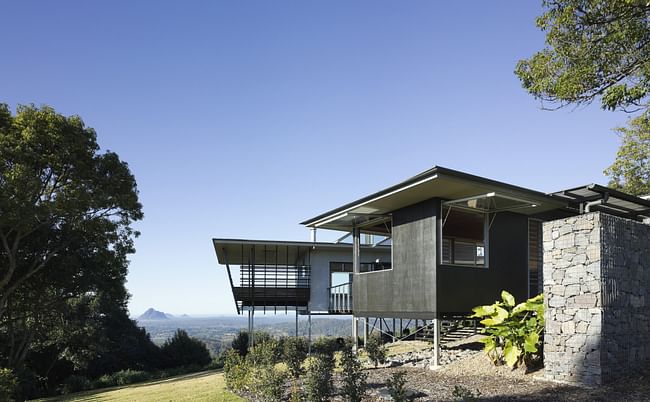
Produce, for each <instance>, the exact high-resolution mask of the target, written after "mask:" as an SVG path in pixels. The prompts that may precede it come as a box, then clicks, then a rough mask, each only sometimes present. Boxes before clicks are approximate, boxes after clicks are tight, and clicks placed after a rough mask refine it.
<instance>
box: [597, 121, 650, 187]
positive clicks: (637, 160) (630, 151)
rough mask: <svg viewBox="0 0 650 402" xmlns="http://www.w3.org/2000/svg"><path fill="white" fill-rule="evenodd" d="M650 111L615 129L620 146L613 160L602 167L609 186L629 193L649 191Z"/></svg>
mask: <svg viewBox="0 0 650 402" xmlns="http://www.w3.org/2000/svg"><path fill="white" fill-rule="evenodd" d="M649 113H650V112H646V113H643V114H642V115H641V116H638V117H636V118H634V119H631V120H630V122H629V127H627V128H626V127H619V128H617V129H616V130H617V131H618V133H619V134H620V136H621V146H620V147H619V149H618V152H617V154H616V160H615V161H614V163H613V164H612V165H611V166H610V167H609V168H607V169H606V170H605V174H607V175H608V176H609V177H610V178H611V181H610V183H609V185H610V186H611V187H614V188H617V189H620V190H623V191H625V192H626V193H629V194H633V195H647V194H650V114H649Z"/></svg>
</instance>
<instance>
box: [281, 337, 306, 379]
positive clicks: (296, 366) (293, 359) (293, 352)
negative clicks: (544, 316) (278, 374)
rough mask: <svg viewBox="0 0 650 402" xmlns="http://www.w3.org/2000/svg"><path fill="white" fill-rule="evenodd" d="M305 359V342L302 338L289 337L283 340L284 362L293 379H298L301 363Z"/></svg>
mask: <svg viewBox="0 0 650 402" xmlns="http://www.w3.org/2000/svg"><path fill="white" fill-rule="evenodd" d="M306 357H307V341H306V340H305V339H303V338H298V337H291V338H286V339H285V340H284V362H285V363H286V364H287V367H289V372H290V373H291V375H292V376H293V377H294V378H298V377H300V374H301V373H302V363H303V361H304V360H305V358H306Z"/></svg>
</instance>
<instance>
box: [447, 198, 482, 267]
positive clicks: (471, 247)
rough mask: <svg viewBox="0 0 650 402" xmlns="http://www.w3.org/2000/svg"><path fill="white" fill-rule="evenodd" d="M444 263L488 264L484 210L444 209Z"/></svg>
mask: <svg viewBox="0 0 650 402" xmlns="http://www.w3.org/2000/svg"><path fill="white" fill-rule="evenodd" d="M442 219H443V220H442V222H443V225H442V247H441V248H442V263H443V264H452V265H465V266H479V267H484V266H487V261H486V249H485V247H486V246H485V245H486V244H487V219H486V215H485V214H484V213H482V212H474V211H466V210H463V209H459V208H454V207H444V208H443V209H442Z"/></svg>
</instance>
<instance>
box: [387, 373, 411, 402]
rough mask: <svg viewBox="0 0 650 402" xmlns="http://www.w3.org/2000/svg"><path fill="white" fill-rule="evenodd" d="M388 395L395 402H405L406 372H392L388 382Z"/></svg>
mask: <svg viewBox="0 0 650 402" xmlns="http://www.w3.org/2000/svg"><path fill="white" fill-rule="evenodd" d="M386 385H387V386H388V393H389V394H390V396H391V398H393V400H394V401H395V402H404V401H406V371H404V370H400V371H396V372H394V373H393V374H392V375H391V376H390V378H389V379H388V380H386Z"/></svg>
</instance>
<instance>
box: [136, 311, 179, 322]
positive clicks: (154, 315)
mask: <svg viewBox="0 0 650 402" xmlns="http://www.w3.org/2000/svg"><path fill="white" fill-rule="evenodd" d="M169 318H172V315H171V314H167V313H163V312H162V311H158V310H156V309H154V308H149V309H147V311H145V312H144V313H143V314H142V315H141V316H140V317H138V320H167V319H169Z"/></svg>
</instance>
